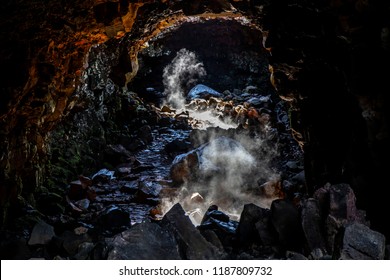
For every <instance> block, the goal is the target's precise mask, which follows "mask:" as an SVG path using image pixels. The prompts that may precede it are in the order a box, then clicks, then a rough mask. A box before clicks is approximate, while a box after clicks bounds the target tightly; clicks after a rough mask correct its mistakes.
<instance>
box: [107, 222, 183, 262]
mask: <svg viewBox="0 0 390 280" xmlns="http://www.w3.org/2000/svg"><path fill="white" fill-rule="evenodd" d="M108 248H109V249H108V259H109V260H166V259H168V260H177V259H180V254H179V246H178V244H177V241H176V240H175V238H174V236H173V235H172V233H171V232H169V231H167V230H166V229H164V228H163V227H161V226H159V225H158V224H156V223H151V222H143V223H140V224H137V225H135V226H134V227H132V228H131V229H129V230H127V231H124V232H122V233H120V234H118V235H116V236H114V237H113V238H112V240H111V241H109V242H108Z"/></svg>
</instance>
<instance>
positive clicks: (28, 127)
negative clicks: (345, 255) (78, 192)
mask: <svg viewBox="0 0 390 280" xmlns="http://www.w3.org/2000/svg"><path fill="white" fill-rule="evenodd" d="M3 7H4V9H2V11H1V12H0V13H1V14H0V16H1V18H2V21H1V23H0V28H1V40H0V47H1V48H0V49H1V53H0V57H1V68H2V71H1V73H4V74H2V75H1V77H0V78H1V82H0V88H1V95H0V122H1V126H0V141H1V143H2V145H1V148H0V169H1V172H0V208H1V218H0V221H1V224H3V223H4V219H5V217H6V216H7V215H6V213H7V209H9V207H8V206H9V205H12V204H15V203H16V201H20V200H26V201H27V202H29V203H32V204H34V196H33V193H34V192H36V191H37V190H39V189H40V188H42V187H47V186H48V184H49V183H50V184H52V185H54V186H55V185H58V184H60V182H59V181H61V179H60V180H54V181H53V180H48V178H49V179H50V178H53V177H55V178H63V180H66V179H69V178H70V177H71V176H72V175H74V174H77V173H80V172H83V166H84V163H89V164H91V165H92V166H93V164H94V162H93V161H98V160H99V154H98V153H99V151H100V150H101V148H102V147H104V145H105V144H107V143H108V142H109V141H110V139H114V138H115V137H118V135H117V134H116V133H115V131H118V129H119V130H122V131H123V127H122V126H121V124H122V123H124V121H125V120H124V118H128V119H126V122H127V121H129V119H131V118H132V117H133V116H132V115H131V114H129V115H127V114H126V112H128V111H129V104H134V100H135V99H134V98H135V97H134V96H132V95H131V94H130V93H129V92H128V91H127V90H126V85H128V84H129V83H130V84H131V81H132V79H133V78H134V77H135V76H136V73H137V71H138V68H139V64H138V61H137V53H138V52H139V51H141V50H142V49H143V48H144V44H145V42H146V41H148V40H149V39H150V38H153V37H155V36H156V35H157V34H159V33H160V32H161V31H162V30H165V29H169V28H170V26H173V25H175V24H176V25H178V24H182V23H183V22H185V20H186V16H189V15H196V14H199V13H202V16H208V17H215V16H216V15H218V16H229V17H233V18H234V17H240V16H241V15H244V16H245V17H247V18H250V19H251V20H252V22H253V24H255V25H256V26H257V27H260V28H261V29H262V30H263V31H265V33H267V34H268V38H267V40H266V42H265V44H266V47H268V48H271V53H272V57H271V58H270V59H271V66H272V81H273V83H274V86H275V88H276V89H277V92H278V94H279V95H280V96H281V98H282V99H284V100H286V101H288V102H289V104H290V116H291V125H292V129H293V132H294V137H295V138H296V139H297V141H298V142H300V144H301V146H302V148H303V150H304V152H305V161H306V162H305V170H306V179H307V183H308V186H309V189H310V190H311V191H314V189H316V188H317V187H320V186H321V185H322V184H324V183H325V182H327V181H331V182H332V183H337V182H340V181H342V182H344V181H346V182H350V183H351V184H352V186H353V187H354V189H355V190H356V191H357V193H358V201H361V203H362V204H363V205H364V206H366V207H368V208H370V209H371V218H374V220H375V216H376V215H377V214H378V212H380V210H379V209H378V207H374V206H373V204H377V199H378V198H377V194H378V192H379V193H380V192H381V191H382V189H381V186H382V185H381V183H380V182H381V179H385V174H386V169H385V166H386V165H385V163H386V160H387V158H388V155H389V152H388V146H387V145H386V144H385V143H387V142H388V126H387V125H388V117H389V116H388V114H389V113H388V108H389V104H388V96H387V95H386V93H387V92H389V85H388V83H387V77H388V76H389V67H388V65H389V57H390V55H389V27H390V26H389V25H390V23H389V19H390V11H389V4H386V3H385V2H382V1H374V0H371V1H362V0H349V1H347V0H345V1H342V0H340V1H334V0H328V1H327V0H323V1H319V2H313V1H305V0H278V1H268V0H253V1H239V0H233V1H224V0H209V1H200V0H199V1H166V0H162V1H153V0H149V1H128V0H117V1H115V0H112V1H105V0H90V1H77V0H75V1H38V0H37V1H23V0H19V1H5V3H4V4H3ZM21 15H23V16H21ZM381 66H383V68H382V69H385V70H384V71H381V70H379V69H381V68H380V67H381ZM124 104H125V105H124ZM136 104H137V105H142V104H140V101H137V100H136ZM121 133H122V132H121ZM126 133H127V134H129V135H130V134H131V133H132V131H131V129H130V130H129V129H128V130H127V131H125V134H126ZM95 156H96V157H95ZM65 163H66V164H67V165H71V166H72V168H73V169H74V170H71V173H69V174H67V172H69V170H70V169H71V168H65V169H66V170H61V166H63V164H65ZM65 166H66V165H65ZM385 197H386V196H381V198H380V199H381V200H380V201H379V204H380V203H383V202H385V200H384V199H385ZM359 198H362V199H359ZM374 201H375V202H374ZM374 224H375V225H376V226H377V227H379V228H380V225H379V224H380V221H379V220H378V221H374ZM381 229H383V230H385V229H384V228H383V227H382V228H381Z"/></svg>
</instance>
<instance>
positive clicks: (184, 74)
mask: <svg viewBox="0 0 390 280" xmlns="http://www.w3.org/2000/svg"><path fill="white" fill-rule="evenodd" d="M205 75H206V70H205V69H204V67H203V63H202V62H199V61H198V59H197V57H196V54H195V53H194V52H191V51H188V50H187V49H181V50H180V51H178V53H177V54H176V57H175V58H174V59H173V60H172V63H170V64H169V65H167V66H166V67H165V68H164V72H163V83H164V87H165V93H166V94H167V96H168V103H169V104H170V105H172V106H173V107H174V108H176V109H183V108H184V104H185V97H184V95H183V93H184V91H185V90H187V89H188V88H189V87H191V86H193V85H194V84H195V83H196V82H197V80H198V79H199V78H201V77H203V76H205Z"/></svg>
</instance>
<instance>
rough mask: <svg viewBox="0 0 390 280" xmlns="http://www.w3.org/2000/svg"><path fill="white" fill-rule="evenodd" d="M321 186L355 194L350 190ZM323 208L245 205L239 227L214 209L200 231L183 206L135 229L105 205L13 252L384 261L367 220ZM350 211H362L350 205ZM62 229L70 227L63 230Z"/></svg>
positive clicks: (40, 225) (39, 230)
mask: <svg viewBox="0 0 390 280" xmlns="http://www.w3.org/2000/svg"><path fill="white" fill-rule="evenodd" d="M324 188H325V189H328V190H333V191H336V192H340V191H341V192H344V193H345V192H347V193H349V194H350V196H353V192H352V190H351V188H350V187H349V186H348V185H327V186H325V187H324ZM320 204H321V202H320V201H319V200H318V199H316V198H308V199H305V200H303V201H302V202H301V203H300V204H299V205H293V204H292V203H291V202H290V201H288V200H286V199H276V200H274V201H273V202H272V205H271V208H270V209H265V208H261V207H259V206H257V205H255V204H247V205H244V208H243V211H242V213H241V214H240V219H239V221H238V222H237V221H234V220H232V219H231V218H230V217H229V216H228V215H226V214H225V213H223V212H222V211H220V210H218V206H216V205H213V206H210V207H209V209H208V211H207V212H206V214H205V215H204V217H203V219H202V222H201V223H200V224H199V225H198V226H195V225H194V224H193V223H192V222H191V220H190V218H189V217H188V215H187V214H186V213H185V211H184V210H183V208H182V206H181V205H180V204H175V205H174V206H173V207H172V208H171V209H170V210H169V211H168V212H167V213H166V214H165V215H164V217H163V218H162V219H161V220H154V219H150V218H146V219H144V220H143V221H140V222H139V223H136V224H134V225H132V226H130V224H129V222H130V220H129V216H128V214H127V213H126V212H124V211H121V210H120V209H119V208H118V207H110V208H108V209H106V210H104V211H103V212H102V213H101V214H99V215H98V216H97V219H95V221H91V224H85V223H82V222H80V221H77V222H76V220H73V222H72V221H71V220H66V219H65V220H64V219H63V220H62V221H61V222H54V221H47V222H48V223H52V224H53V225H50V224H48V223H46V222H44V221H43V220H40V221H38V222H37V223H36V225H35V227H34V229H33V231H32V233H31V236H30V237H29V239H28V242H27V240H25V241H24V243H23V242H22V240H23V239H20V241H19V244H20V245H19V247H20V249H19V250H18V251H15V252H13V253H17V254H18V255H16V256H15V257H16V258H19V259H24V258H32V257H35V258H37V257H39V258H49V259H52V258H56V259H64V258H66V259H122V260H125V259H146V260H150V259H294V260H298V259H354V260H358V259H373V260H381V259H384V258H385V251H386V246H385V244H386V240H385V237H384V236H383V234H381V233H379V232H376V231H373V230H371V229H370V228H369V227H368V226H367V225H365V224H363V223H366V224H367V221H366V220H356V219H354V218H352V219H350V220H348V219H345V217H346V216H344V218H343V217H340V216H338V217H334V216H332V217H334V218H333V223H329V215H330V214H329V213H331V211H332V208H333V209H335V208H337V209H345V203H344V202H343V201H342V200H337V201H333V202H332V203H328V204H327V205H323V207H322V208H321V211H319V209H320V208H319V207H318V205H320ZM349 210H351V211H354V212H358V211H359V210H358V209H356V207H355V206H351V207H349ZM53 222H54V223H53ZM335 225H337V227H335ZM61 227H66V228H67V230H65V231H63V232H62V233H61ZM115 228H116V229H117V233H116V232H115V231H114V229H115ZM125 228H127V229H125ZM107 229H108V230H109V232H110V233H107V231H105V230H107ZM335 237H336V238H335ZM3 242H4V241H3ZM15 242H16V241H15ZM4 246H5V244H2V248H5V247H4ZM2 252H3V255H4V256H7V253H6V252H4V251H3V250H2ZM8 257H9V255H8Z"/></svg>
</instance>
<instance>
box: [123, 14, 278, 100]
mask: <svg viewBox="0 0 390 280" xmlns="http://www.w3.org/2000/svg"><path fill="white" fill-rule="evenodd" d="M199 21H200V22H199ZM262 41H263V34H262V32H261V30H259V29H256V28H254V27H253V26H247V25H244V24H243V23H241V22H238V21H235V20H231V19H228V20H226V19H208V20H205V19H203V20H202V19H198V20H196V21H195V20H193V21H188V22H184V23H182V24H181V25H180V26H176V27H173V28H171V29H169V30H165V31H163V32H162V33H160V34H159V35H158V36H156V37H154V38H152V39H151V40H149V41H148V43H147V45H148V47H146V48H144V49H143V50H142V51H140V52H139V53H138V63H139V70H138V73H137V75H136V77H135V78H134V80H133V81H132V82H131V86H130V89H131V90H134V91H135V92H138V93H139V94H144V93H146V88H145V81H148V87H153V88H155V89H156V90H158V91H164V85H163V80H162V76H163V70H164V68H165V67H166V66H167V65H168V64H169V63H171V61H172V60H173V59H174V57H175V56H176V54H177V52H178V51H179V50H181V49H186V50H188V51H190V52H193V53H195V54H196V56H197V58H198V60H199V61H200V62H202V63H203V64H204V68H205V71H206V72H207V75H205V76H203V77H202V78H201V79H200V80H199V81H198V82H199V83H203V84H206V85H208V86H209V87H211V88H214V89H215V90H217V91H224V90H234V89H243V88H245V87H246V86H248V85H252V86H257V87H258V88H259V89H260V90H262V91H263V92H264V93H267V92H270V91H271V90H272V88H271V86H270V83H269V76H270V73H269V70H268V57H269V52H267V51H266V50H265V49H264V48H263V44H262ZM185 90H189V89H185Z"/></svg>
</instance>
